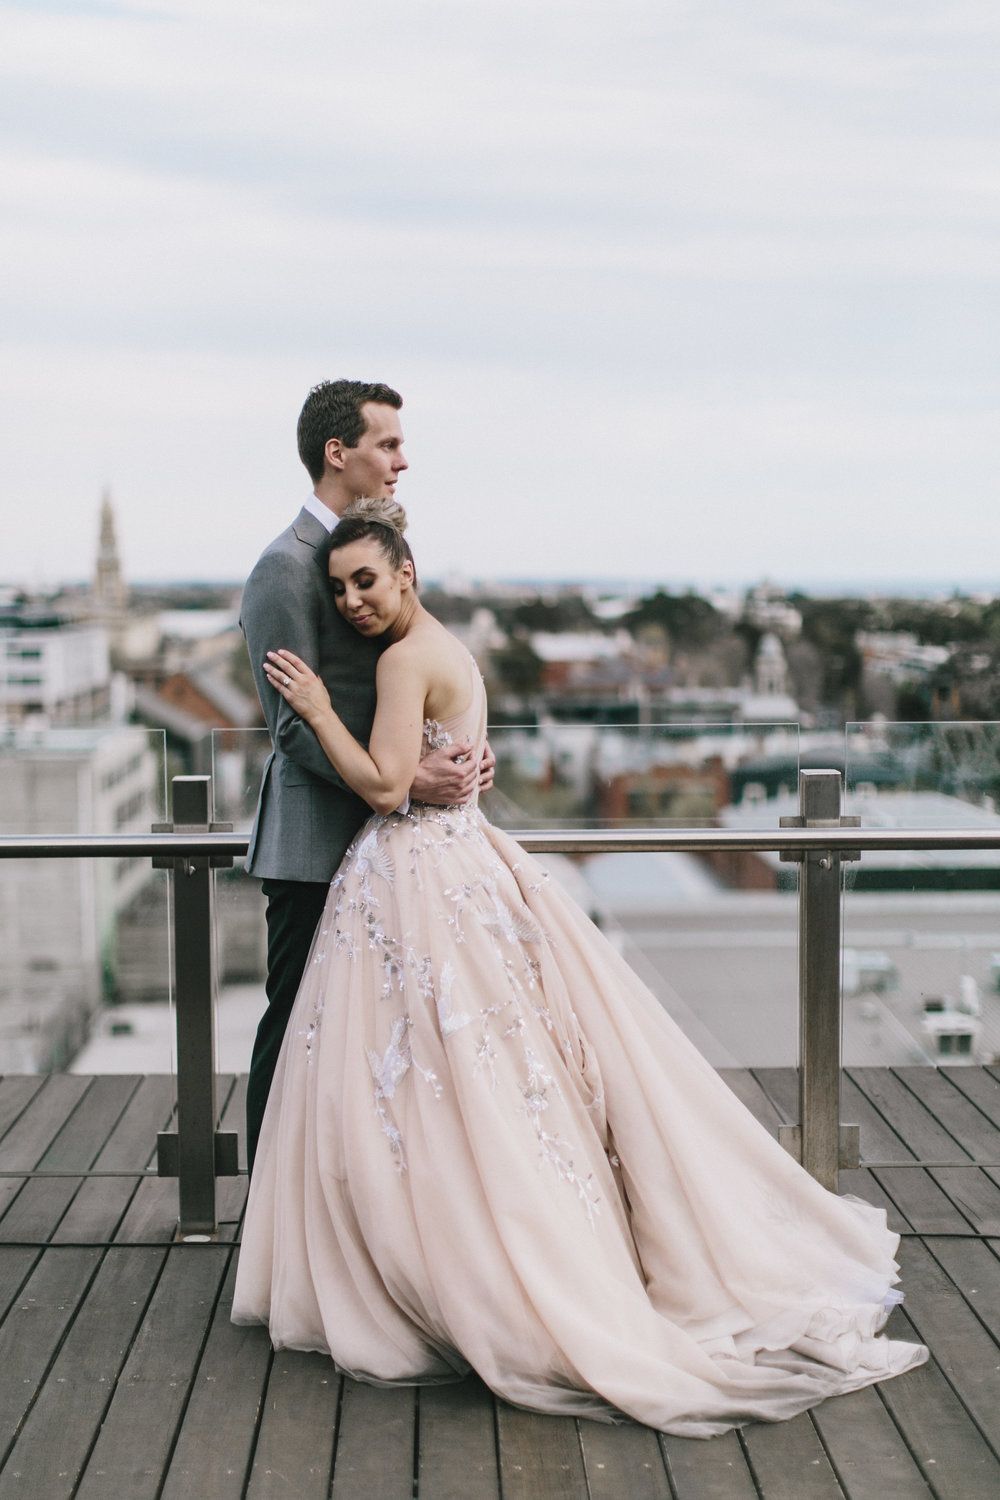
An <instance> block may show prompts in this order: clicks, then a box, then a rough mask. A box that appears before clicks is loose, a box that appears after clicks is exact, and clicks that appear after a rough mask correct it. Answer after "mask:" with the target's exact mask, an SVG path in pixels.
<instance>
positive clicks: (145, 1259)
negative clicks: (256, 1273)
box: [0, 1067, 1000, 1500]
mask: <svg viewBox="0 0 1000 1500" xmlns="http://www.w3.org/2000/svg"><path fill="white" fill-rule="evenodd" d="M724 1076H725V1077H726V1078H727V1080H728V1082H729V1083H730V1085H731V1087H733V1089H734V1090H735V1091H736V1093H737V1094H738V1095H739V1096H740V1098H741V1099H743V1100H744V1102H745V1103H746V1104H747V1105H748V1106H749V1107H750V1108H751V1109H752V1110H753V1111H754V1113H755V1114H756V1115H757V1116H758V1118H759V1119H761V1121H762V1122H763V1123H764V1124H765V1125H767V1126H768V1127H769V1128H771V1129H776V1128H777V1126H778V1124H779V1123H781V1122H782V1121H789V1120H792V1119H795V1118H796V1117H797V1108H798V1094H797V1082H796V1077H795V1073H794V1071H793V1070H791V1069H758V1070H754V1071H752V1072H751V1071H732V1072H727V1073H726V1074H725V1075H724ZM843 1093H844V1116H845V1118H847V1119H851V1120H856V1121H858V1122H860V1125H861V1149H862V1166H861V1167H860V1168H859V1169H857V1170H855V1171H846V1172H842V1173H841V1188H842V1190H843V1191H847V1192H854V1193H858V1194H860V1195H861V1196H863V1197H865V1198H867V1199H869V1200H870V1201H872V1202H877V1203H882V1204H884V1205H885V1206H886V1208H887V1209H888V1212H889V1216H890V1221H891V1222H892V1223H893V1224H894V1226H895V1227H896V1228H897V1229H898V1230H899V1231H900V1232H901V1234H902V1235H903V1241H902V1250H901V1257H902V1265H903V1277H904V1287H905V1290H906V1297H907V1300H906V1307H905V1311H903V1310H901V1309H900V1310H897V1311H896V1312H894V1313H893V1320H892V1323H891V1324H890V1328H891V1329H892V1331H894V1332H895V1333H896V1334H897V1336H900V1337H917V1338H920V1339H922V1340H923V1341H924V1342H926V1343H927V1344H929V1346H930V1348H931V1352H932V1356H933V1358H932V1361H931V1363H930V1364H929V1365H927V1366H925V1367H923V1368H922V1369H920V1370H917V1371H914V1372H912V1373H911V1374H909V1375H906V1376H903V1377H901V1378H899V1379H897V1380H895V1381H889V1382H887V1383H886V1384H885V1385H884V1386H881V1387H872V1388H869V1389H867V1390H864V1391H860V1392H858V1393H857V1394H854V1395H850V1396H844V1397H840V1398H837V1399H836V1400H832V1401H828V1402H826V1403H824V1404H823V1405H822V1406H820V1407H818V1408H816V1409H815V1410H814V1411H813V1412H811V1413H807V1414H806V1415H804V1416H802V1417H799V1418H796V1419H795V1420H794V1421H792V1422H786V1423H782V1424H779V1425H777V1426H773V1427H770V1426H768V1427H765V1426H757V1425H755V1426H750V1427H747V1428H745V1429H743V1430H742V1431H741V1432H740V1433H738V1434H737V1433H730V1434H728V1435H726V1436H725V1437H721V1438H715V1439H712V1440H711V1441H708V1442H696V1441H693V1440H691V1439H680V1438H669V1437H657V1435H656V1434H654V1433H652V1432H650V1431H648V1430H647V1429H644V1428H641V1427H636V1426H633V1425H623V1426H620V1427H608V1426H604V1425H601V1424H598V1423H593V1422H583V1421H581V1422H576V1421H573V1420H570V1419H563V1418H555V1417H539V1416H535V1415H533V1414H530V1413H526V1412H522V1411H517V1410H515V1409H513V1408H511V1407H509V1406H507V1405H505V1404H504V1403H503V1402H499V1401H494V1399H493V1397H492V1396H491V1395H490V1394H489V1392H487V1391H486V1390H485V1389H484V1387H483V1386H482V1385H480V1384H479V1383H478V1382H476V1381H474V1380H468V1381H465V1382H464V1383H462V1384H461V1385H456V1386H451V1387H437V1388H426V1389H423V1390H412V1389H411V1390H400V1389H393V1390H387V1389H379V1388H375V1387H370V1386H363V1385H359V1384H357V1383H356V1382H354V1381H352V1380H349V1379H346V1378H342V1377H340V1376H338V1375H337V1374H335V1372H334V1371H333V1369H332V1367H331V1365H330V1363H329V1361H328V1360H326V1359H322V1358H320V1357H319V1356H316V1355H302V1354H293V1353H281V1354H274V1353H273V1352H272V1350H271V1347H270V1344H269V1342H268V1339H267V1335H266V1333H265V1331H264V1330H263V1329H245V1328H234V1327H233V1326H232V1325H231V1324H230V1322H229V1306H230V1299H231V1295H232V1283H233V1273H234V1269H235V1259H236V1255H235V1247H236V1243H237V1240H238V1236H239V1224H240V1217H241V1214H242V1211H243V1205H244V1201H245V1196H246V1179H245V1177H230V1178H224V1179H222V1180H221V1181H220V1184H219V1189H220V1191H219V1220H220V1228H219V1233H218V1236H217V1238H216V1239H215V1240H214V1241H210V1242H206V1243H188V1244H178V1243H176V1242H175V1240H174V1234H175V1228H176V1222H177V1185H176V1183H175V1182H174V1181H172V1180H169V1179H163V1178H158V1177H156V1176H153V1175H149V1174H150V1172H151V1169H152V1163H153V1161H154V1158H155V1144H156V1133H157V1131H158V1130H161V1129H163V1128H164V1127H165V1126H166V1125H167V1124H168V1123H169V1121H170V1118H171V1115H172V1113H173V1095H174V1088H173V1080H172V1079H170V1078H167V1077H162V1076H151V1077H146V1078H140V1077H123V1076H115V1077H110V1076H104V1077H94V1078H85V1077H80V1076H71V1075H67V1074H55V1075H52V1076H50V1077H47V1078H41V1077H26V1076H13V1077H8V1078H5V1079H3V1080H2V1081H0V1174H3V1175H0V1319H2V1321H0V1369H2V1370H3V1372H4V1374H3V1378H2V1381H0V1457H2V1462H0V1500H7V1497H10V1496H30V1497H31V1500H37V1497H45V1500H59V1497H63V1496H65V1497H71V1496H77V1497H81V1500H109V1497H114V1500H137V1497H148V1500H160V1497H162V1500H179V1497H181V1496H183V1497H185V1500H187V1497H189V1496H197V1497H199V1500H202V1497H204V1500H230V1497H231V1500H243V1497H248V1500H276V1497H279V1496H280V1497H288V1500H293V1497H294V1500H311V1497H316V1500H321V1497H327V1496H332V1497H334V1500H412V1497H413V1496H417V1497H419V1500H623V1497H629V1500H668V1497H675V1500H753V1497H761V1500H835V1497H848V1500H895V1497H901V1500H910V1497H918V1496H924V1497H926V1496H938V1497H942V1500H979V1497H983V1500H985V1497H990V1500H992V1497H995V1496H996V1495H997V1494H1000V1347H998V1345H1000V1069H995V1068H978V1067H956V1068H947V1069H939V1070H936V1069H932V1068H900V1069H892V1070H890V1069H882V1068H871V1069H866V1068H862V1069H856V1070H849V1071H848V1073H847V1075H846V1076H845V1079H844V1091H843ZM218 1100H219V1115H220V1121H219V1123H220V1127H221V1128H223V1129H231V1130H236V1131H242V1113H243V1111H242V1103H243V1080H241V1079H236V1078H233V1077H227V1078H224V1079H222V1080H221V1082H220V1087H219V1090H218Z"/></svg>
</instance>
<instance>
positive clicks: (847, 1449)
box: [811, 1376, 931, 1500]
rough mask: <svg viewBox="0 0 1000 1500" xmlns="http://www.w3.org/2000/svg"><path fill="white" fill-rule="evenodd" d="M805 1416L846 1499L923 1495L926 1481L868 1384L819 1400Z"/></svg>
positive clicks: (917, 1498)
mask: <svg viewBox="0 0 1000 1500" xmlns="http://www.w3.org/2000/svg"><path fill="white" fill-rule="evenodd" d="M905 1378H906V1377H905V1376H904V1379H905ZM811 1416H812V1419H813V1423H814V1425H815V1427H816V1430H817V1431H818V1433H819V1435H820V1437H821V1438H822V1439H823V1445H824V1447H825V1448H826V1451H827V1453H828V1454H829V1457H830V1461H831V1463H832V1464H833V1467H834V1472H835V1473H836V1475H837V1478H838V1480H839V1481H840V1485H841V1488H842V1489H843V1491H844V1494H845V1495H846V1496H847V1500H929V1497H930V1494H931V1491H930V1487H929V1486H928V1484H927V1481H926V1480H925V1479H924V1477H923V1475H922V1474H921V1472H920V1470H919V1468H918V1467H917V1464H916V1462H915V1461H914V1458H913V1455H912V1454H911V1453H910V1450H909V1448H907V1446H906V1443H905V1442H904V1440H903V1438H902V1436H901V1435H900V1432H899V1429H898V1428H897V1426H896V1424H895V1423H894V1422H893V1420H892V1418H891V1417H890V1415H889V1413H888V1411H887V1410H886V1408H885V1405H884V1403H883V1402H882V1400H881V1399H880V1397H879V1394H878V1391H877V1390H876V1389H875V1387H874V1386H870V1385H869V1386H865V1387H864V1388H863V1389H862V1390H860V1391H852V1392H851V1393H850V1395H847V1396H833V1397H831V1399H830V1400H828V1401H821V1402H820V1404H819V1406H817V1407H814V1408H813V1411H812V1413H811Z"/></svg>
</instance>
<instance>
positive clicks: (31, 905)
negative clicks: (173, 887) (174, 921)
mask: <svg viewBox="0 0 1000 1500" xmlns="http://www.w3.org/2000/svg"><path fill="white" fill-rule="evenodd" d="M162 745H163V736H162V734H158V733H155V732H151V731H148V730H144V729H136V728H132V727H121V726H109V725H104V726H90V727H84V728H77V729H59V728H31V727H29V726H20V727H16V728H12V727H8V728H7V729H6V730H3V731H0V832H3V833H4V834H7V835H12V834H60V833H62V834H66V833H70V834H74V833H75V834H87V833H121V834H126V833H148V832H149V829H150V824H151V823H152V822H154V821H156V820H158V819H160V818H162V816H163V803H164V789H163V774H164V772H163V752H162ZM154 878H155V877H154V872H153V870H152V868H151V865H150V862H149V860H147V859H129V858H124V859H61V858H51V859H35V860H24V859H4V860H0V931H2V932H3V944H2V945H0V1071H4V1070H10V1071H27V1072H30V1071H32V1070H35V1069H38V1070H46V1069H48V1068H53V1067H54V1068H59V1067H63V1066H65V1064H66V1062H67V1061H68V1059H69V1058H70V1057H71V1056H72V1055H73V1053H74V1052H75V1051H76V1050H77V1048H78V1047H79V1046H80V1044H81V1043H82V1041H83V1040H84V1039H85V1037H86V1035H87V1032H88V1029H89V1026H90V1021H91V1018H92V1016H93V1014H94V1012H95V1011H96V1010H97V1008H98V1007H99V1005H100V1004H101V1001H102V998H104V996H105V995H106V994H107V993H108V992H109V990H112V989H113V988H114V981H115V970H116V963H117V951H116V941H115V939H116V918H117V916H118V914H119V913H120V912H121V911H122V910H123V909H124V908H125V907H126V906H127V905H128V904H129V903H130V902H132V901H133V900H135V899H136V897H137V896H138V895H139V893H140V892H141V891H142V890H143V889H144V888H145V887H146V886H147V885H148V883H149V882H150V881H151V880H152V879H154ZM158 878H159V879H160V880H161V881H162V880H163V879H164V877H163V876H160V877H158ZM162 931H163V937H164V943H163V949H164V951H163V958H164V993H166V991H167V986H168V977H167V973H166V942H165V936H166V898H165V890H164V910H163V923H162Z"/></svg>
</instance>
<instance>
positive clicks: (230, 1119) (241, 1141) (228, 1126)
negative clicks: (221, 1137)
mask: <svg viewBox="0 0 1000 1500" xmlns="http://www.w3.org/2000/svg"><path fill="white" fill-rule="evenodd" d="M219 1129H220V1130H235V1132H236V1136H237V1148H238V1156H239V1164H240V1170H241V1171H243V1172H245V1171H246V1169H247V1075H246V1074H245V1073H241V1074H240V1076H239V1077H238V1078H237V1079H236V1082H235V1083H234V1085H233V1088H232V1091H231V1092H230V1095H229V1098H228V1099H227V1100H226V1106H225V1108H224V1109H223V1111H222V1115H221V1117H220V1119H219Z"/></svg>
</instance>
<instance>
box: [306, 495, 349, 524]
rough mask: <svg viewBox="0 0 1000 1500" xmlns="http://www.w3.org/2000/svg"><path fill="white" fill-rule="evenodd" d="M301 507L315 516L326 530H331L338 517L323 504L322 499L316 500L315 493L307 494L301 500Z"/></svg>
mask: <svg viewBox="0 0 1000 1500" xmlns="http://www.w3.org/2000/svg"><path fill="white" fill-rule="evenodd" d="M303 509H304V510H307V511H308V512H309V514H310V515H311V516H315V517H316V519H317V521H319V523H320V525H321V526H323V527H324V528H325V530H326V531H327V532H331V531H332V530H333V528H334V527H335V526H336V524H337V521H338V520H339V519H340V518H339V516H335V515H334V513H333V511H332V510H331V509H330V507H329V506H328V505H324V504H323V502H322V500H317V499H316V496H315V495H309V496H308V498H307V499H306V500H304V501H303Z"/></svg>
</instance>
